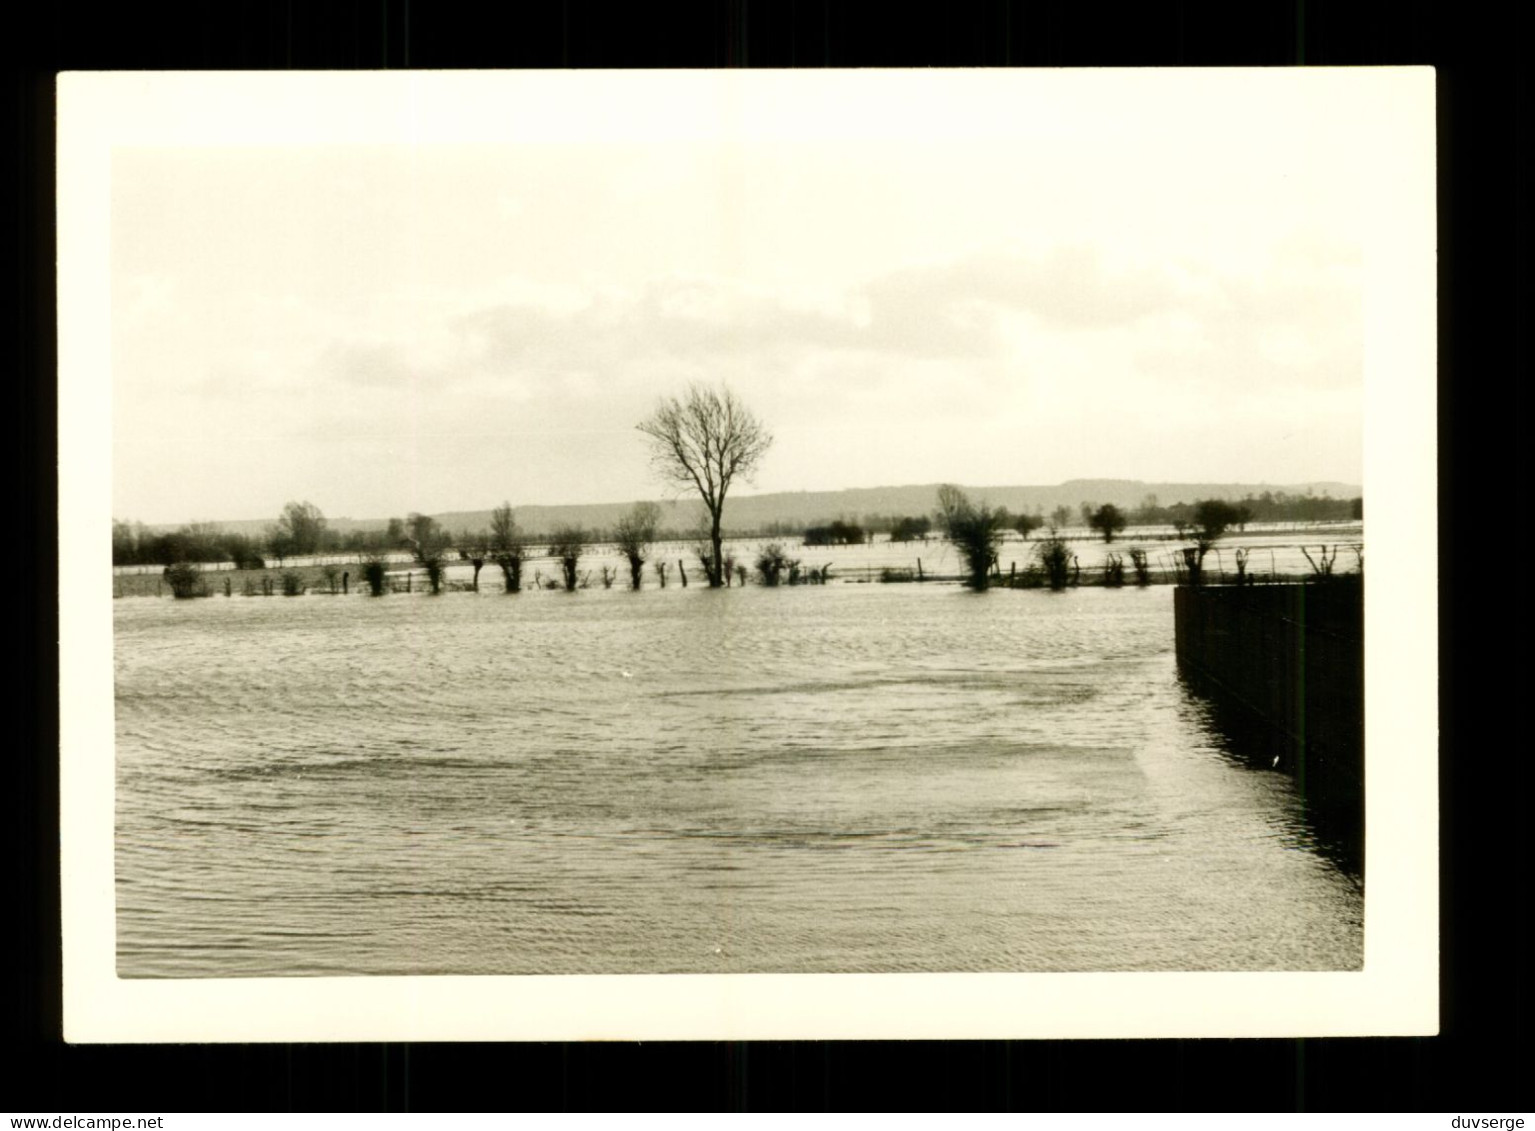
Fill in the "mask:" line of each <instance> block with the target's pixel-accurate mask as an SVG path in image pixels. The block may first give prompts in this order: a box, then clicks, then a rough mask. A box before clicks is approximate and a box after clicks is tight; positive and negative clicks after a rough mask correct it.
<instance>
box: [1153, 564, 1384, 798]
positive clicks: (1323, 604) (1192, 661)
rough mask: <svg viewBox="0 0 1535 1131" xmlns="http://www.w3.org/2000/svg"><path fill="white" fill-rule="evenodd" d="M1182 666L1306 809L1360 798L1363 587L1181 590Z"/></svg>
mask: <svg viewBox="0 0 1535 1131" xmlns="http://www.w3.org/2000/svg"><path fill="white" fill-rule="evenodd" d="M1174 615H1175V617H1176V621H1177V650H1178V667H1179V670H1180V672H1181V673H1182V674H1183V676H1184V678H1185V679H1186V680H1187V681H1188V682H1189V684H1190V686H1191V687H1193V688H1194V689H1195V690H1196V691H1198V692H1200V693H1201V694H1203V695H1205V696H1207V697H1208V698H1209V699H1210V700H1212V701H1213V702H1214V703H1215V704H1216V706H1217V707H1218V708H1219V709H1220V711H1221V713H1222V714H1223V715H1224V716H1225V717H1226V718H1228V719H1231V720H1234V722H1235V723H1236V725H1237V726H1238V727H1239V728H1245V730H1246V734H1247V737H1246V738H1244V741H1246V742H1248V744H1249V746H1250V745H1251V740H1252V738H1253V737H1254V736H1256V738H1257V741H1258V742H1260V743H1262V744H1263V745H1262V749H1261V750H1259V751H1253V753H1255V754H1256V755H1257V756H1261V757H1263V758H1265V759H1268V758H1269V757H1270V756H1272V757H1275V758H1278V759H1279V763H1280V766H1281V768H1284V769H1287V770H1289V771H1290V772H1291V773H1293V774H1294V775H1295V777H1296V779H1297V783H1298V784H1299V787H1300V789H1301V791H1302V793H1303V794H1305V795H1306V797H1307V801H1308V804H1315V805H1318V806H1332V807H1341V808H1343V809H1353V808H1356V807H1358V806H1359V805H1360V804H1361V803H1362V798H1363V796H1364V792H1363V788H1364V587H1363V584H1362V583H1361V582H1360V581H1358V580H1357V579H1354V578H1350V577H1344V578H1342V579H1334V580H1332V581H1331V582H1328V583H1326V584H1321V585H1252V586H1210V587H1204V588H1189V587H1187V586H1180V587H1179V588H1178V589H1177V591H1176V592H1175V594H1174Z"/></svg>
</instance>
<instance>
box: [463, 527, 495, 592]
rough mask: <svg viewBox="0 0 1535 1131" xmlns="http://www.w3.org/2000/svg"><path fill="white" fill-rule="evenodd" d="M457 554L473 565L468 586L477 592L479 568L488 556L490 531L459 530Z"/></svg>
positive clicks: (478, 588)
mask: <svg viewBox="0 0 1535 1131" xmlns="http://www.w3.org/2000/svg"><path fill="white" fill-rule="evenodd" d="M458 556H459V557H460V558H461V559H462V560H464V561H466V562H468V563H469V564H470V565H471V566H473V567H474V580H473V581H472V582H471V583H470V587H471V588H472V589H473V590H474V591H475V592H476V593H478V592H479V591H480V570H482V569H484V568H485V560H486V559H487V558H489V557H490V531H488V530H476V531H474V532H473V533H470V532H469V531H467V530H466V531H460V532H459V535H458Z"/></svg>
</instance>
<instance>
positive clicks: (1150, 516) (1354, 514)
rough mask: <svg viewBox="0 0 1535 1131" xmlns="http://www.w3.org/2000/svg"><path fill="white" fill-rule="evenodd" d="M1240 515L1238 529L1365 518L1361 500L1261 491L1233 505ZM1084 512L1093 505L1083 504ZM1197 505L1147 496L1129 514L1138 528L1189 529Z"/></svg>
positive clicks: (1192, 523) (1197, 503)
mask: <svg viewBox="0 0 1535 1131" xmlns="http://www.w3.org/2000/svg"><path fill="white" fill-rule="evenodd" d="M1232 505H1233V506H1235V507H1236V508H1237V510H1238V512H1239V514H1240V515H1241V521H1240V523H1239V525H1244V526H1245V525H1246V524H1247V523H1249V522H1348V521H1355V522H1358V521H1361V520H1363V518H1364V499H1363V498H1360V497H1355V498H1352V499H1335V498H1333V497H1332V496H1331V495H1291V494H1288V493H1287V492H1284V491H1264V492H1263V493H1262V494H1261V495H1253V494H1247V495H1244V496H1243V497H1242V498H1241V499H1240V500H1239V501H1237V502H1235V503H1233V504H1232ZM1082 506H1083V508H1084V509H1092V504H1090V503H1083V504H1082ZM1198 506H1199V502H1198V501H1196V502H1193V503H1173V504H1172V505H1171V506H1165V507H1164V506H1161V505H1159V504H1158V502H1157V497H1156V496H1155V495H1147V496H1146V498H1145V499H1144V500H1142V502H1141V505H1140V506H1138V507H1136V508H1134V509H1133V510H1132V511H1131V512H1130V521H1131V522H1132V523H1134V524H1135V525H1137V526H1171V527H1174V528H1182V529H1190V528H1192V527H1193V526H1194V525H1195V517H1194V515H1195V510H1196V509H1197V508H1198Z"/></svg>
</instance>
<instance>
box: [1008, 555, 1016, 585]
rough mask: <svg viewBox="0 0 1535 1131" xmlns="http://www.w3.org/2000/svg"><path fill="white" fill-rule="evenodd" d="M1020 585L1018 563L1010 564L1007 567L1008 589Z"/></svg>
mask: <svg viewBox="0 0 1535 1131" xmlns="http://www.w3.org/2000/svg"><path fill="white" fill-rule="evenodd" d="M1017 585H1018V563H1017V562H1009V563H1008V566H1007V587H1008V588H1009V589H1013V588H1015V587H1016V586H1017Z"/></svg>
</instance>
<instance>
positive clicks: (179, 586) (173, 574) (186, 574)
mask: <svg viewBox="0 0 1535 1131" xmlns="http://www.w3.org/2000/svg"><path fill="white" fill-rule="evenodd" d="M165 581H166V584H167V585H169V586H170V587H171V596H173V597H175V598H177V599H178V600H183V601H184V600H187V599H188V598H191V597H206V596H208V583H207V582H206V581H204V580H203V575H202V571H201V570H199V569H198V568H197V567H196V566H195V565H193V564H192V563H191V562H177V563H176V564H175V565H173V566H166V567H165Z"/></svg>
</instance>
